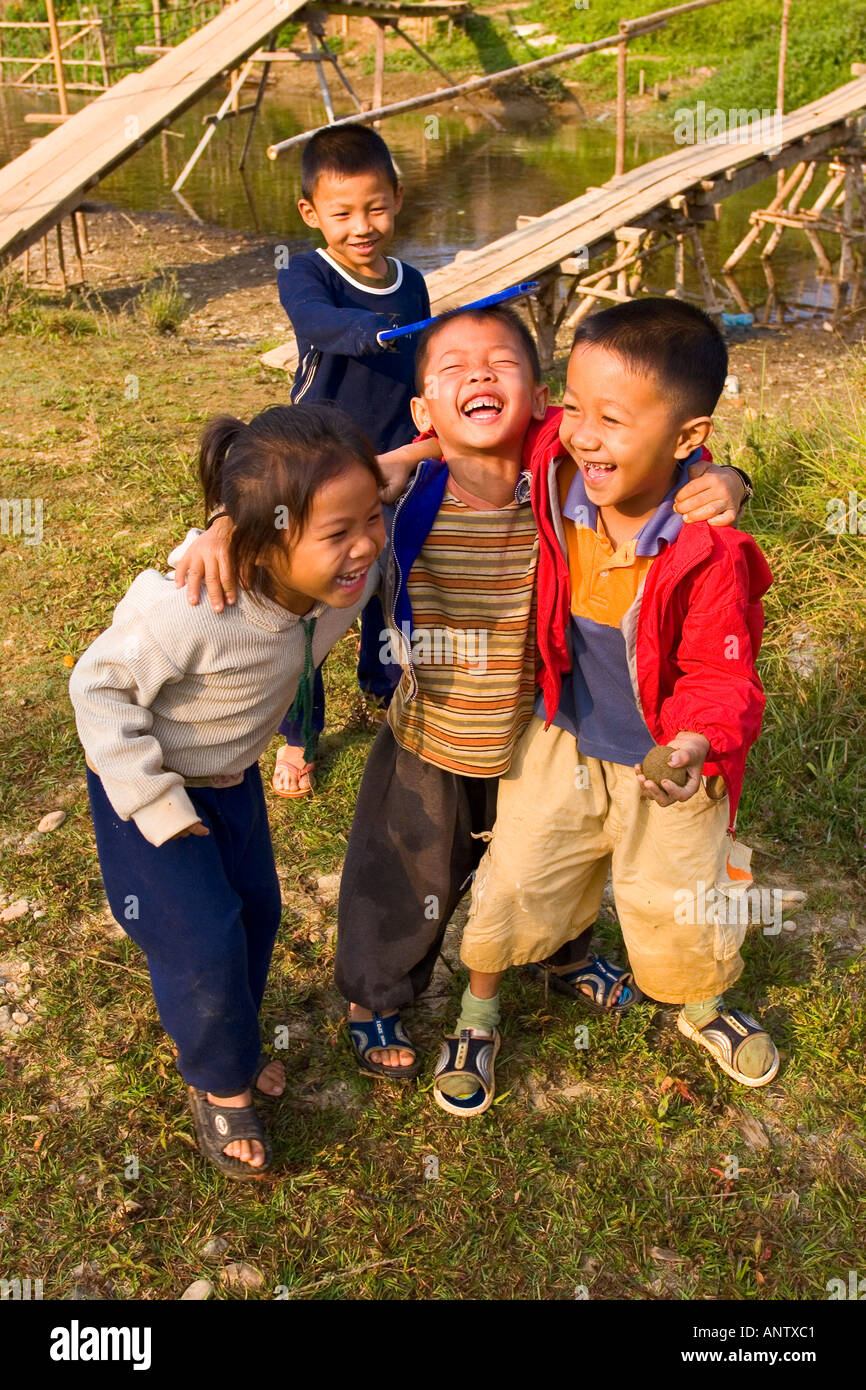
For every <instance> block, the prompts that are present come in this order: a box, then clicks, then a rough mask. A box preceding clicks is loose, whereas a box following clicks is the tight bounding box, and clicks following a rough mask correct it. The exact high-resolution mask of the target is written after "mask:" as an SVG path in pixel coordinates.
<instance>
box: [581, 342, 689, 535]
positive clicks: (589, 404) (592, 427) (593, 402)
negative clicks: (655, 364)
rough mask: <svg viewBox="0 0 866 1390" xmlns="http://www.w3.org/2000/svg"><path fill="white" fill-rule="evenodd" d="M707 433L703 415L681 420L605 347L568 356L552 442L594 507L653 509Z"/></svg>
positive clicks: (653, 380)
mask: <svg viewBox="0 0 866 1390" xmlns="http://www.w3.org/2000/svg"><path fill="white" fill-rule="evenodd" d="M711 430H712V421H711V419H710V417H709V416H696V417H693V418H691V419H688V418H684V411H683V409H682V408H681V407H678V406H677V403H676V401H673V400H671V398H670V395H667V396H666V395H665V394H663V389H662V386H661V383H660V381H659V379H658V377H656V376H645V375H640V374H638V373H637V372H634V371H632V370H631V369H630V368H629V367H628V365H627V364H626V363H625V362H624V361H623V360H622V358H621V357H619V356H617V355H616V354H615V353H613V352H610V351H608V349H607V348H603V347H597V346H593V345H585V346H579V347H577V348H576V349H575V351H574V352H572V354H571V358H570V360H569V363H568V376H567V379H566V386H565V393H564V396H563V406H562V424H561V426H560V431H559V437H560V440H561V441H562V444H563V446H564V447H565V449H566V451H567V452H568V453H569V454H570V455H571V457H572V458H573V459H574V461H575V463H576V464H577V465H578V467H579V468H580V471H581V474H582V475H583V480H584V483H585V485H586V493H587V496H588V498H589V500H590V501H591V502H594V503H595V505H596V506H598V507H602V508H603V507H611V508H613V509H616V510H620V511H622V512H623V513H624V514H628V515H630V516H642V515H644V514H645V513H647V512H650V511H653V510H654V509H655V508H656V507H657V506H658V505H659V503H660V502H661V501H662V500H663V498H664V497H665V496H666V494H667V492H668V491H669V489H670V486H671V483H672V481H673V477H674V474H675V472H676V467H677V464H678V463H681V462H682V460H683V459H685V458H687V457H688V455H689V454H690V453H691V452H692V450H693V449H694V448H696V447H697V445H699V444H702V443H703V441H704V440H705V439H706V438H708V436H709V434H710V432H711Z"/></svg>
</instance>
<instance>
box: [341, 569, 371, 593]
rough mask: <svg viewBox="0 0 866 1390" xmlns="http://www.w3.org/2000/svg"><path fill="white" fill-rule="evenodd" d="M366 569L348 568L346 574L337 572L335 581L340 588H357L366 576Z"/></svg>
mask: <svg viewBox="0 0 866 1390" xmlns="http://www.w3.org/2000/svg"><path fill="white" fill-rule="evenodd" d="M367 574H368V570H350V572H349V573H348V574H338V575H337V578H336V581H335V582H336V583H337V584H338V586H339V587H340V588H341V589H348V590H352V589H359V588H361V586H362V585H363V583H364V581H365V580H366V578H367Z"/></svg>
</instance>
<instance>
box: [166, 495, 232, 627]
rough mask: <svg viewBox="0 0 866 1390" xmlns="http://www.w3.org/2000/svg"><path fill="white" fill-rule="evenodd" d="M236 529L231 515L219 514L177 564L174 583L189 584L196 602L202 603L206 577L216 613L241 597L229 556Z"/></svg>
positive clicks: (188, 595) (180, 585) (212, 605)
mask: <svg viewBox="0 0 866 1390" xmlns="http://www.w3.org/2000/svg"><path fill="white" fill-rule="evenodd" d="M233 530H234V526H233V524H232V522H231V521H230V520H229V518H228V517H227V516H225V517H219V519H218V520H217V521H215V522H214V523H213V525H212V526H211V527H210V528H209V529H208V530H207V531H205V532H204V534H203V535H201V536H199V538H198V540H196V541H193V543H192V545H190V546H189V547H188V548H187V549H186V550H185V551H184V553H183V555H182V556H181V558H180V560H179V561H178V564H177V566H176V567H175V572H174V582H175V584H176V586H177V588H178V589H182V588H183V586H184V584H186V596H187V599H188V600H189V602H190V603H192V604H196V603H198V600H199V594H200V593H201V582H202V580H204V583H205V588H206V589H207V596H208V598H209V599H210V606H211V608H212V609H213V611H214V612H215V613H221V612H222V610H223V608H224V607H225V605H226V604H227V603H229V604H231V603H234V602H235V601H236V599H237V584H236V581H235V574H234V571H233V569H232V565H231V559H230V557H229V542H230V541H231V538H232V531H233Z"/></svg>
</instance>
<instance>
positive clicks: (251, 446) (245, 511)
mask: <svg viewBox="0 0 866 1390" xmlns="http://www.w3.org/2000/svg"><path fill="white" fill-rule="evenodd" d="M358 465H360V466H361V467H362V468H365V469H366V470H367V472H368V473H370V474H371V476H372V477H373V478H374V480H375V482H376V485H377V487H381V486H382V485H383V481H384V480H383V478H382V474H381V473H380V471H379V465H378V464H377V462H376V456H375V454H374V453H373V446H372V445H371V443H370V441H369V439H368V438H367V436H366V435H365V434H364V432H363V431H362V430H360V429H359V428H358V426H357V425H355V424H354V423H353V422H352V421H351V420H350V419H349V417H348V415H344V414H343V412H342V411H341V410H338V409H337V407H336V406H326V405H276V406H273V407H272V408H271V409H270V410H263V411H262V413H261V415H256V416H255V417H254V418H253V419H252V420H251V421H250V423H249V424H248V425H245V424H244V422H243V420H237V419H235V418H234V416H232V415H216V416H214V418H213V419H212V420H209V421H208V423H207V424H206V425H205V427H204V429H203V431H202V436H201V447H200V452H199V477H200V478H201V483H202V487H203V488H204V498H205V506H206V508H207V511H208V512H209V513H210V512H212V511H214V510H215V509H216V508H217V507H219V506H220V505H222V506H223V507H224V508H225V510H226V512H227V513H228V515H229V517H230V518H231V520H232V522H233V523H234V528H235V529H234V532H233V533H232V538H231V543H230V553H231V559H232V564H233V566H234V569H235V573H236V574H237V577H238V583H239V584H240V585H241V587H242V588H243V589H245V590H247V591H248V592H252V593H256V592H257V593H263V594H265V595H267V596H268V597H271V585H270V579H269V577H268V574H267V570H266V569H264V568H263V566H262V563H261V561H262V559H263V558H264V557H266V556H267V554H268V552H269V551H270V550H272V549H273V548H274V547H275V546H282V545H284V544H285V538H286V532H288V537H289V539H290V540H291V538H292V537H297V536H299V535H300V534H301V532H302V531H303V529H304V527H305V526H306V524H307V522H308V520H309V516H310V508H311V507H312V503H313V498H314V497H315V495H316V493H317V492H318V491H319V489H320V488H321V487H322V486H323V485H324V484H325V483H328V482H330V481H331V480H332V479H334V478H338V477H339V476H340V475H341V474H342V473H345V472H346V471H347V470H348V469H349V468H352V467H353V466H355V467H356V466H358Z"/></svg>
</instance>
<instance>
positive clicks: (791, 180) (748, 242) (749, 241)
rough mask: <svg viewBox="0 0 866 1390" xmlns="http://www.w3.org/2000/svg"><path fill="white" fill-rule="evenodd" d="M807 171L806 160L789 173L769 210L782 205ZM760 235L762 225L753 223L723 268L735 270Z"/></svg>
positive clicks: (724, 269)
mask: <svg viewBox="0 0 866 1390" xmlns="http://www.w3.org/2000/svg"><path fill="white" fill-rule="evenodd" d="M805 172H806V163H805V161H804V162H802V163H800V164H797V165H796V166H795V168H794V170H793V172H792V173H791V174H789V176H788V178H787V179H786V180H785V182H784V183H783V185H782V187H781V188H780V189H779V191H778V192H777V194H776V196H775V198H774V199H773V201H772V202H771V203H770V204H769V207H768V209H767V211H768V212H769V211H771V210H774V209H775V208H779V207H781V206H782V204H783V203H784V201H785V199H786V198H787V196H788V194H789V193H790V192H791V190H792V189H794V188H796V186H797V184H798V183H799V182H800V179H801V178H802V177H803V175H804V173H805ZM760 235H761V227H760V225H757V224H754V223H753V225H752V226H751V228H750V229H749V231H748V232H746V235H745V236H744V237H743V239H742V241H741V242H739V243H738V245H737V246H735V247H734V249H733V251H732V252H731V254H730V256H729V257H728V259H727V260H726V261H725V264H724V265H723V266H722V270H723V271H727V270H733V268H734V266H735V265H736V264H737V263H738V262H739V261H741V260H742V259H743V257H744V256H745V254H746V252H747V251H748V249H749V247H750V246H752V245H754V243H755V242H756V241H757V240H758V238H759V236H760Z"/></svg>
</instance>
